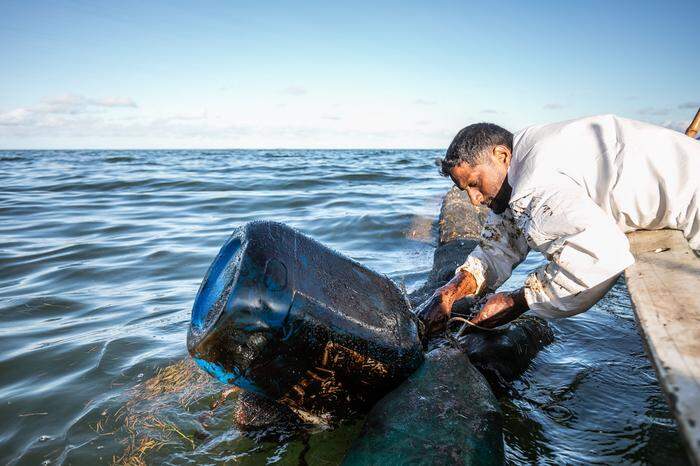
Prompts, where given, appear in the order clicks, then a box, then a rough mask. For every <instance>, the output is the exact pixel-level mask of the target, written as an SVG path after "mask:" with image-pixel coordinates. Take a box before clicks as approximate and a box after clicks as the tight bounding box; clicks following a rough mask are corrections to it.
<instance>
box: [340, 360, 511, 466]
mask: <svg viewBox="0 0 700 466" xmlns="http://www.w3.org/2000/svg"><path fill="white" fill-rule="evenodd" d="M502 424H503V420H502V415H501V410H500V408H499V406H498V402H497V401H496V398H495V397H494V396H493V394H492V393H491V390H490V389H489V386H488V384H487V383H486V381H485V380H484V378H483V377H482V376H481V374H479V372H477V370H476V369H474V367H473V366H472V365H471V364H469V358H467V356H466V355H465V354H464V353H463V352H462V351H460V350H458V349H455V348H450V347H443V348H438V349H434V350H433V351H431V352H430V353H428V354H427V356H426V359H425V362H424V363H423V365H422V366H421V367H420V368H419V369H418V370H417V371H416V372H414V373H413V375H411V376H410V377H409V378H408V380H406V381H405V382H404V383H402V384H401V385H400V386H399V388H397V389H396V390H394V391H393V392H391V393H390V394H388V395H387V396H385V397H384V398H383V399H382V400H380V401H379V402H378V403H377V404H376V405H375V406H374V408H373V409H372V411H370V413H369V415H368V416H367V420H366V421H365V424H364V426H363V429H362V432H361V433H360V435H359V437H358V438H357V440H355V442H354V443H353V445H352V446H351V448H350V450H349V451H348V453H347V455H346V457H345V460H344V462H343V465H344V466H360V465H362V466H364V465H367V466H369V465H395V464H396V465H398V464H415V465H438V464H445V465H447V464H450V465H453V464H454V465H467V464H469V465H499V464H503V434H502Z"/></svg>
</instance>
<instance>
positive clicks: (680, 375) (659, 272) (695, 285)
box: [625, 110, 700, 465]
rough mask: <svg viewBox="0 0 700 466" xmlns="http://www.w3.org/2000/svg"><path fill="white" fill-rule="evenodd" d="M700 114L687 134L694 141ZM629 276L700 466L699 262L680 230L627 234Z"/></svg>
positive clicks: (654, 356) (652, 351)
mask: <svg viewBox="0 0 700 466" xmlns="http://www.w3.org/2000/svg"><path fill="white" fill-rule="evenodd" d="M699 127H700V110H698V113H697V114H696V115H695V118H694V120H693V122H692V123H691V124H690V126H689V127H688V130H687V131H686V134H687V135H688V136H690V137H695V136H696V135H697V134H698V128H699ZM627 237H628V238H629V241H630V249H631V251H632V254H633V255H634V257H635V263H634V264H633V265H632V266H630V267H628V268H627V270H626V271H625V278H626V280H627V288H628V289H629V293H630V297H631V298H632V304H633V307H634V311H635V315H636V318H637V323H638V324H639V327H640V329H641V333H642V335H643V336H644V339H645V341H646V347H647V351H648V353H649V356H650V358H651V360H652V362H653V363H654V367H655V369H656V373H657V375H658V378H659V381H660V382H661V386H662V387H663V389H664V391H665V392H666V395H667V397H668V401H669V405H670V406H671V410H672V411H673V414H674V415H675V417H676V420H677V421H678V425H679V427H680V431H681V433H682V434H683V437H684V440H685V443H686V446H687V447H688V453H689V456H690V459H691V461H693V463H694V464H696V465H700V258H698V257H697V256H696V255H695V253H694V252H693V251H692V250H691V249H690V247H689V246H688V242H687V241H686V239H685V238H684V237H683V234H682V233H681V232H680V231H676V230H656V231H636V232H633V233H629V234H628V235H627Z"/></svg>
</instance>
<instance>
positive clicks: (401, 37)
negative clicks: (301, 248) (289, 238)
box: [0, 0, 700, 148]
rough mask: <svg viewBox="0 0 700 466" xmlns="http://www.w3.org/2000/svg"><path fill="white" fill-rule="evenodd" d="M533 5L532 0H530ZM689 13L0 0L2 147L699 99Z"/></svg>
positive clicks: (664, 117)
mask: <svg viewBox="0 0 700 466" xmlns="http://www.w3.org/2000/svg"><path fill="white" fill-rule="evenodd" d="M527 3H532V4H527ZM699 24H700V12H699V11H698V5H697V2H696V1H695V2H647V1H635V2H632V1H617V2H607V1H600V2H598V1H595V2H594V1H585V2H569V1H564V2H561V1H558V2H553V1H552V2H549V1H547V2H508V1H505V2H479V3H471V2H452V1H431V2H410V1H404V2H378V1H372V2H365V1H355V2H283V1H271V2H259V1H258V2H233V1H231V2H209V1H198V2H177V1H171V2H130V1H121V2H97V1H92V2H83V1H61V2H49V1H47V2H33V1H5V0H0V59H1V62H2V63H3V72H2V73H0V148H159V147H162V148H239V147H240V148H276V147H286V148H354V147H370V148H374V147H376V148H385V147H396V148H409V147H412V148H443V147H446V146H447V145H448V144H449V142H450V140H451V139H452V137H453V135H454V134H455V133H456V132H457V131H458V130H459V129H460V128H462V127H463V126H465V125H467V124H469V123H473V122H476V121H493V122H496V123H499V124H501V125H503V126H505V127H507V128H509V129H511V130H518V129H521V128H523V127H525V126H528V125H530V124H538V123H544V122H550V121H559V120H565V119H570V118H575V117H579V116H585V115H591V114H598V113H616V114H619V115H622V116H626V117H630V118H636V119H641V120H645V121H650V122H652V123H657V124H661V125H665V126H669V127H673V128H676V129H681V128H682V127H684V126H685V125H686V124H687V122H688V121H689V120H690V119H691V118H692V116H693V115H694V112H695V111H696V110H697V107H698V106H700V60H698V59H697V58H694V59H693V58H692V57H693V56H695V57H697V53H696V52H695V48H696V47H697V44H698V41H699V40H700V26H699Z"/></svg>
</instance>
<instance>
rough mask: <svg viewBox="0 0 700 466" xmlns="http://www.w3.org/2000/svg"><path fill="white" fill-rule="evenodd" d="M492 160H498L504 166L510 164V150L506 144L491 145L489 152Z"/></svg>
mask: <svg viewBox="0 0 700 466" xmlns="http://www.w3.org/2000/svg"><path fill="white" fill-rule="evenodd" d="M491 155H492V157H493V159H494V162H499V163H501V164H503V165H505V166H506V167H507V166H508V165H510V157H511V152H510V149H508V148H507V147H506V146H503V145H501V144H499V145H497V146H493V153H492V154H491Z"/></svg>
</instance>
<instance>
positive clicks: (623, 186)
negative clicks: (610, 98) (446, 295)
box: [457, 115, 700, 317]
mask: <svg viewBox="0 0 700 466" xmlns="http://www.w3.org/2000/svg"><path fill="white" fill-rule="evenodd" d="M508 182H509V183H510V185H511V186H512V188H513V191H512V194H511V198H510V202H509V208H508V209H506V211H505V212H504V213H503V214H500V215H498V214H495V213H493V212H491V214H490V215H489V217H488V218H487V220H486V224H485V226H484V229H483V231H482V235H481V242H480V245H479V246H478V247H477V248H475V249H474V251H472V253H471V254H470V255H469V257H468V258H467V260H466V261H465V263H464V264H463V265H462V266H461V267H459V269H457V270H460V269H465V270H467V271H469V272H471V273H472V274H473V275H474V277H475V279H476V282H477V294H479V293H482V292H483V291H484V290H486V289H490V290H495V289H496V288H498V287H499V286H500V285H501V284H502V283H503V282H504V281H505V280H507V279H508V277H509V276H510V274H511V272H512V270H513V269H514V268H515V267H516V266H517V265H518V264H519V263H520V262H522V260H523V259H524V258H525V256H526V255H527V253H528V251H529V250H530V249H534V250H536V251H539V252H541V253H542V254H544V256H545V257H546V258H547V259H548V261H549V262H548V263H547V264H546V265H544V266H543V267H541V268H539V269H537V270H535V271H534V272H533V273H531V274H530V275H528V277H527V278H526V280H525V284H524V292H525V299H526V300H527V303H528V305H529V307H530V309H531V310H532V311H533V312H534V313H535V314H539V315H540V316H543V317H565V316H570V315H574V314H578V313H580V312H583V311H585V310H587V309H588V308H590V307H591V306H592V305H593V304H595V303H596V302H597V301H598V300H599V299H600V298H602V297H603V295H604V294H605V293H606V292H607V291H608V290H609V289H610V287H612V285H613V283H614V282H615V280H616V278H617V277H618V276H619V274H620V273H621V272H622V271H623V270H624V269H625V268H626V267H628V266H629V265H631V264H632V263H633V262H634V258H633V257H632V255H631V254H630V251H629V242H628V241H627V237H626V236H625V235H624V233H626V232H629V231H634V230H655V229H661V228H671V229H678V230H682V231H683V233H684V235H685V237H686V238H687V239H688V241H689V243H690V246H691V248H693V249H694V250H696V251H698V250H700V215H699V213H698V204H699V203H700V142H698V141H695V140H693V139H691V138H689V137H687V136H685V135H684V134H681V133H678V132H675V131H672V130H669V129H666V128H662V127H658V126H654V125H650V124H647V123H642V122H639V121H634V120H629V119H625V118H619V117H616V116H614V115H601V116H594V117H590V118H583V119H579V120H572V121H566V122H562V123H555V124H550V125H541V126H532V127H529V128H527V129H525V130H523V131H521V132H519V133H517V134H515V135H514V138H513V155H512V158H511V163H510V166H509V168H508Z"/></svg>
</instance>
